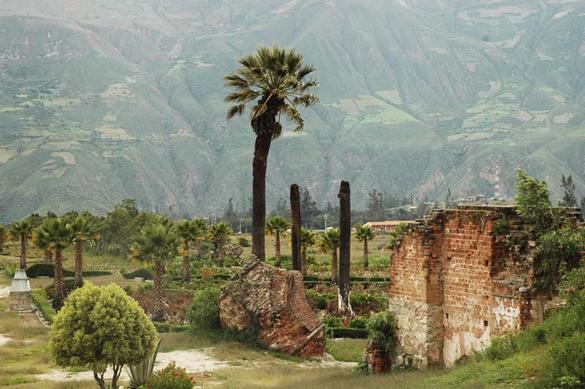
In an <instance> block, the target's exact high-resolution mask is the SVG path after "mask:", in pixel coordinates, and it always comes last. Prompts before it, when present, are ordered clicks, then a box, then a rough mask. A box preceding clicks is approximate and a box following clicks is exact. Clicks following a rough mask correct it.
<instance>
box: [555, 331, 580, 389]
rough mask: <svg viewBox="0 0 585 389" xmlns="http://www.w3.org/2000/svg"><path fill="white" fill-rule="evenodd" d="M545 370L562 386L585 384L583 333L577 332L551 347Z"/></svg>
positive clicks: (575, 386)
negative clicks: (547, 365)
mask: <svg viewBox="0 0 585 389" xmlns="http://www.w3.org/2000/svg"><path fill="white" fill-rule="evenodd" d="M547 372H548V374H549V375H550V376H551V378H553V379H556V381H557V382H558V383H559V384H563V383H564V387H574V388H582V387H584V386H585V333H583V332H577V333H575V334H574V335H573V336H571V337H569V338H567V339H564V340H563V341H561V342H559V343H557V344H555V345H553V346H552V347H551V349H550V351H549V368H548V369H547ZM562 381H563V382H562ZM561 386H562V385H561Z"/></svg>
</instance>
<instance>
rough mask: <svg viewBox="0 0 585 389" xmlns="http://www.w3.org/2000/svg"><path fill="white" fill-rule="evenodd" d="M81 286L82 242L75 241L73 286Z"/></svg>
mask: <svg viewBox="0 0 585 389" xmlns="http://www.w3.org/2000/svg"><path fill="white" fill-rule="evenodd" d="M82 286H83V242H82V241H80V240H76V241H75V287H76V288H81V287H82Z"/></svg>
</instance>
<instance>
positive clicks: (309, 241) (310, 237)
mask: <svg viewBox="0 0 585 389" xmlns="http://www.w3.org/2000/svg"><path fill="white" fill-rule="evenodd" d="M316 238H317V234H315V233H314V232H313V231H311V230H306V229H304V228H303V229H302V230H301V271H302V273H303V276H305V275H307V249H308V248H309V247H312V246H314V245H315V244H316V243H317V239H316Z"/></svg>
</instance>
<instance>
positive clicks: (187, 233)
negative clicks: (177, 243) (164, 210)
mask: <svg viewBox="0 0 585 389" xmlns="http://www.w3.org/2000/svg"><path fill="white" fill-rule="evenodd" d="M176 229H177V235H178V236H179V239H181V240H182V241H183V251H182V253H181V254H182V255H183V282H184V283H188V282H189V281H191V263H190V261H189V256H190V255H189V244H190V243H191V241H193V240H195V237H196V236H197V232H198V228H197V226H196V225H195V222H194V221H192V220H181V221H180V222H178V223H177V225H176Z"/></svg>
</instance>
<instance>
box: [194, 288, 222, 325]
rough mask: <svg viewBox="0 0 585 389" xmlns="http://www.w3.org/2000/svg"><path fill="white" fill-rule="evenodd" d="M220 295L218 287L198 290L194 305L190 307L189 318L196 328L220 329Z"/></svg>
mask: <svg viewBox="0 0 585 389" xmlns="http://www.w3.org/2000/svg"><path fill="white" fill-rule="evenodd" d="M219 294H220V289H219V288H218V287H215V286H213V287H208V288H206V289H202V290H198V291H197V292H195V294H194V295H193V304H192V305H191V307H189V310H188V312H187V318H188V319H189V323H190V324H191V326H193V327H194V328H202V329H204V328H207V329H215V328H219V327H220V325H219Z"/></svg>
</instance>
